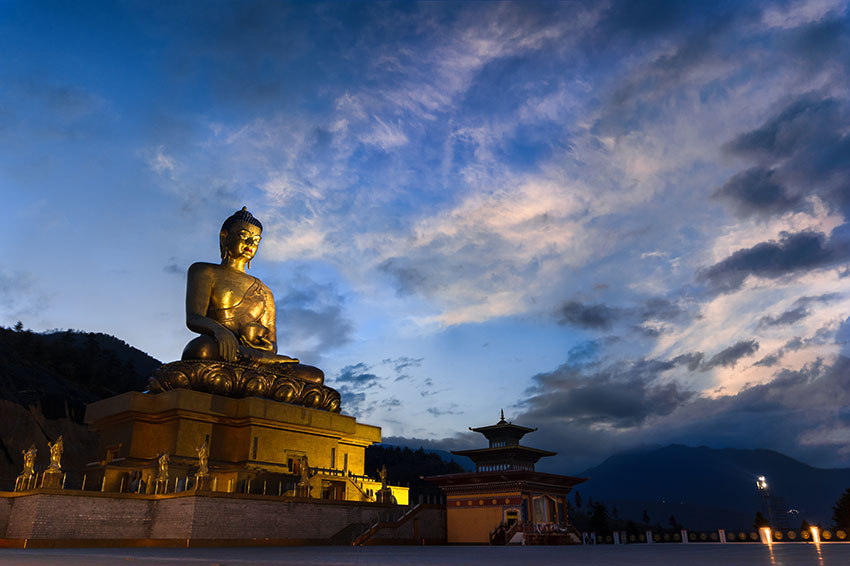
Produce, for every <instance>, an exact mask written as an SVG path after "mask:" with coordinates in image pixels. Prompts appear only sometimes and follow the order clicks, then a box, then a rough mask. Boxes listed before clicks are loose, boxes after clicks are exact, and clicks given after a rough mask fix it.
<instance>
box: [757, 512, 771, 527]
mask: <svg viewBox="0 0 850 566" xmlns="http://www.w3.org/2000/svg"><path fill="white" fill-rule="evenodd" d="M769 526H770V522H769V521H768V520H767V519H766V518H765V516H764V515H762V513H761V511H757V512H756V518H755V519H753V528H754V529H755V530H759V529H762V528H764V527H769Z"/></svg>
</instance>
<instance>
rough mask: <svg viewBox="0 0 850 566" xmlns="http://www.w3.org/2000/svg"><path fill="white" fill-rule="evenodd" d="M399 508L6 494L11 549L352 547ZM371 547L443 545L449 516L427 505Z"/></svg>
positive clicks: (1, 526) (202, 495)
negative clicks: (376, 545) (363, 533)
mask: <svg viewBox="0 0 850 566" xmlns="http://www.w3.org/2000/svg"><path fill="white" fill-rule="evenodd" d="M387 515H393V516H396V515H401V511H399V508H398V507H395V506H391V505H382V504H377V503H355V502H349V501H327V500H325V501H322V500H304V499H287V498H280V497H270V496H256V495H239V494H225V493H207V492H183V493H176V494H167V495H136V494H127V493H121V494H119V493H100V492H90V491H85V492H82V491H71V490H65V491H59V490H34V491H31V492H23V493H20V492H19V493H10V492H0V563H3V558H2V552H3V550H2V548H3V547H4V546H5V547H7V548H8V547H18V548H22V547H69V546H70V547H75V546H76V547H81V546H82V547H86V546H88V547H98V546H166V547H168V546H172V547H174V546H178V547H183V548H185V547H187V546H223V545H225V546H226V545H233V546H245V545H260V546H263V545H278V546H291V545H317V544H321V545H328V544H348V545H350V544H351V543H352V541H353V540H354V539H355V538H356V537H357V536H358V535H359V534H360V533H362V532H363V530H364V529H367V528H368V527H369V526H370V525H373V524H375V523H376V522H378V521H379V520H381V519H382V518H383V517H386V516H387ZM408 515H409V516H410V520H407V521H399V522H398V523H397V524H392V525H389V526H388V527H387V528H384V529H383V530H382V531H381V532H379V533H377V534H376V536H375V537H374V538H373V540H372V543H381V542H383V543H388V542H389V543H394V544H413V543H414V542H416V543H419V542H421V539H422V538H425V539H426V542H428V543H430V544H440V543H443V542H444V541H445V511H444V509H443V508H442V507H441V506H436V505H424V506H418V507H417V508H411V509H409V510H408Z"/></svg>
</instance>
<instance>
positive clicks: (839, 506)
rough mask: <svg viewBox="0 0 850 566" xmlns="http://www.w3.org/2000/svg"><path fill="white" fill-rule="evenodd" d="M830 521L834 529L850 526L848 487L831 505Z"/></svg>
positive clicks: (849, 494)
mask: <svg viewBox="0 0 850 566" xmlns="http://www.w3.org/2000/svg"><path fill="white" fill-rule="evenodd" d="M832 522H833V524H834V525H835V528H836V529H838V528H842V529H846V528H848V527H850V488H847V489H845V490H844V493H842V494H841V497H839V498H838V501H836V502H835V505H833V506H832Z"/></svg>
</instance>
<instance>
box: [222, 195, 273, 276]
mask: <svg viewBox="0 0 850 566" xmlns="http://www.w3.org/2000/svg"><path fill="white" fill-rule="evenodd" d="M262 232H263V225H262V224H261V223H260V221H259V220H257V219H256V218H254V215H253V214H251V213H250V212H248V209H247V208H246V207H244V206H243V207H242V210H238V211H236V212H235V213H233V215H232V216H230V217H229V218H228V219H227V220H225V221H224V224H222V225H221V232H220V233H219V235H218V244H219V249H220V250H221V259H223V260H226V259H228V258H232V259H240V258H244V259H246V260H247V262H248V264H249V265H250V263H251V259H252V258H253V257H254V255H255V254H256V253H257V247H258V246H259V245H260V238H261V234H262Z"/></svg>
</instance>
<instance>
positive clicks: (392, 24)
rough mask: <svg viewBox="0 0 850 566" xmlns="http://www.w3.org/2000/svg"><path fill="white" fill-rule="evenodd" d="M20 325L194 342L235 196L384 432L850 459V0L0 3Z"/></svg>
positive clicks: (422, 440) (331, 364)
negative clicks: (192, 313)
mask: <svg viewBox="0 0 850 566" xmlns="http://www.w3.org/2000/svg"><path fill="white" fill-rule="evenodd" d="M0 194H2V199H3V203H4V207H3V208H4V210H3V222H2V228H0V230H2V233H3V236H4V237H2V238H0V294H2V297H3V298H4V299H3V301H2V302H0V303H2V304H0V325H3V326H6V327H11V326H13V325H14V324H15V323H16V322H17V321H21V322H22V323H23V324H24V326H25V327H27V328H31V329H33V330H35V331H47V330H51V329H67V328H71V329H77V330H83V331H90V332H105V333H109V334H112V335H114V336H117V337H118V338H120V339H122V340H124V341H126V342H128V343H129V344H131V345H133V346H135V347H137V348H139V349H141V350H144V351H145V352H147V353H149V354H151V355H152V356H154V357H156V358H157V359H160V360H162V361H163V362H168V361H173V360H176V359H179V357H180V353H181V351H182V349H183V346H184V345H185V344H186V342H188V341H189V340H190V339H191V338H192V337H193V334H192V333H191V332H190V331H189V330H188V329H187V328H186V326H185V314H184V295H185V278H186V269H187V268H188V266H189V265H190V264H191V263H193V262H195V261H211V262H216V261H218V259H219V256H218V231H219V229H220V226H221V222H222V221H223V220H224V219H225V218H226V217H227V216H229V215H230V214H232V213H233V212H234V211H236V210H238V209H240V208H241V207H242V206H247V207H248V209H249V210H250V211H251V212H252V213H253V214H254V215H255V216H256V217H257V218H259V219H260V220H261V221H262V223H263V226H264V232H263V240H262V243H261V244H260V248H259V251H258V255H257V257H256V258H255V260H254V261H253V265H252V268H251V270H250V273H251V274H253V275H255V276H257V277H259V278H260V279H262V280H263V281H264V282H265V283H266V284H267V285H268V286H269V287H270V288H271V289H272V291H273V292H274V294H275V299H276V306H277V313H278V321H277V328H278V344H279V350H280V352H281V353H284V354H287V355H291V356H295V357H299V358H300V359H301V360H302V361H303V362H305V363H308V364H311V365H316V366H319V367H321V368H322V369H323V370H324V371H325V374H326V376H327V384H328V385H330V386H332V387H335V388H337V389H338V390H339V391H340V392H341V393H342V396H343V412H344V413H346V414H351V415H354V416H356V417H357V418H358V419H359V420H361V421H362V422H366V423H369V424H375V425H379V426H381V427H382V429H383V435H384V439H385V441H387V442H392V443H397V444H406V445H410V446H413V447H418V446H424V447H426V448H441V449H462V448H470V447H480V446H483V443H484V442H485V440H484V438H483V437H481V436H479V435H476V434H473V433H470V432H469V431H468V427H470V426H472V427H475V426H483V425H488V424H493V423H495V422H496V421H497V420H498V418H499V411H500V409H504V411H505V416H506V418H508V419H509V420H511V421H513V422H515V423H518V424H522V425H525V426H530V427H537V428H538V429H539V430H538V431H537V432H535V433H533V434H531V435H529V436H527V437H526V439H525V441H526V443H527V444H528V445H531V446H535V447H539V448H545V449H549V450H553V451H556V452H558V456H556V457H552V458H548V459H546V460H543V461H541V463H540V465H539V466H538V469H541V470H544V471H550V472H556V473H578V472H580V471H581V470H583V469H585V468H587V467H589V466H592V465H596V464H598V463H599V462H601V461H602V460H604V459H605V458H606V457H608V456H610V455H612V454H615V453H617V452H620V451H624V450H631V449H636V448H640V447H646V446H653V445H663V444H668V443H683V444H687V445H694V446H696V445H707V446H712V447H718V448H720V447H735V448H769V449H773V450H778V451H781V452H784V453H786V454H788V455H790V456H793V457H796V458H799V459H801V460H803V461H805V462H807V463H809V464H812V465H817V466H825V467H837V466H850V359H848V357H847V356H848V355H850V346H848V341H850V318H848V317H850V288H848V284H850V277H848V276H850V11H848V2H847V1H844V0H809V1H787V2H784V1H783V2H739V1H734V2H724V1H717V2H684V1H645V2H633V1H622V2H619V1H588V2H542V1H540V2H534V1H524V2H513V3H491V2H484V1H479V2H465V3H453V2H436V3H417V2H380V3H378V2H315V3H314V2H310V3H308V2H272V1H240V2H221V1H205V2H198V1H195V2H181V1H169V2H158V1H154V2H151V1H115V2H95V1H92V2H39V1H15V0H3V1H2V2H0Z"/></svg>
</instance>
